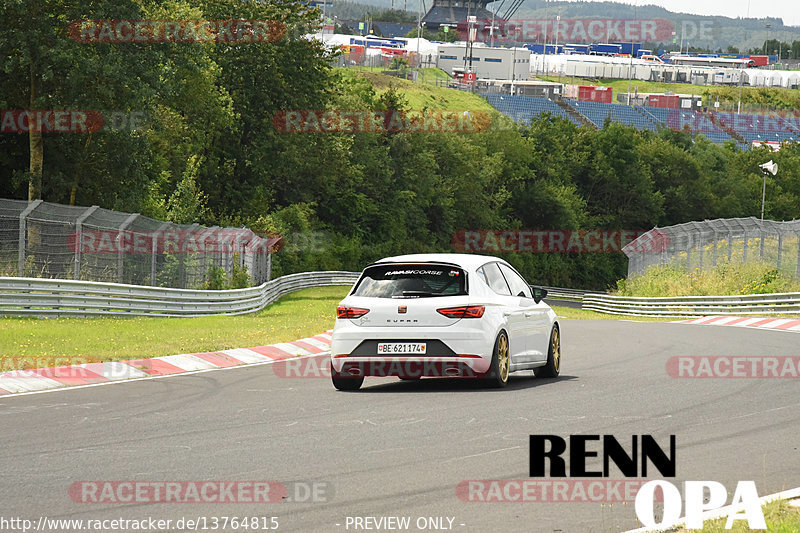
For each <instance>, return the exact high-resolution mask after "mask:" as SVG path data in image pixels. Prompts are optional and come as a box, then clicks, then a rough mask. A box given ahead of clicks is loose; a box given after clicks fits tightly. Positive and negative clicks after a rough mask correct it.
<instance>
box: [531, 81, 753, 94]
mask: <svg viewBox="0 0 800 533" xmlns="http://www.w3.org/2000/svg"><path fill="white" fill-rule="evenodd" d="M538 77H539V78H540V79H543V80H547V81H553V82H558V83H568V84H571V85H601V86H604V87H611V88H613V89H614V96H615V97H616V95H617V94H619V93H627V92H628V80H627V79H624V80H618V79H612V78H600V79H597V80H590V79H585V78H576V77H573V76H560V77H559V76H538ZM710 88H711V87H709V86H708V85H692V84H690V83H659V82H655V81H642V80H631V92H634V91H635V90H638V91H639V92H640V93H664V92H667V91H672V92H675V93H680V94H703V92H706V91H708V90H709V89H710ZM747 89H749V87H744V88H743V89H742V90H743V91H746V90H747Z"/></svg>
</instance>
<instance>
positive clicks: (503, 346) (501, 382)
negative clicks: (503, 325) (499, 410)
mask: <svg viewBox="0 0 800 533" xmlns="http://www.w3.org/2000/svg"><path fill="white" fill-rule="evenodd" d="M510 365H511V355H510V352H509V349H508V335H507V334H506V332H505V331H501V332H500V335H498V336H497V339H496V340H495V341H494V351H493V352H492V362H491V364H490V366H489V372H488V374H487V375H486V377H485V378H484V379H485V380H486V384H487V385H488V386H490V387H493V388H500V387H505V386H506V385H508V375H509V367H510Z"/></svg>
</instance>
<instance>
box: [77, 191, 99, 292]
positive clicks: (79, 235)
mask: <svg viewBox="0 0 800 533" xmlns="http://www.w3.org/2000/svg"><path fill="white" fill-rule="evenodd" d="M97 208H98V206H96V205H93V206H92V207H89V208H88V209H86V211H84V212H83V214H82V215H81V216H79V217H78V220H76V221H75V274H74V275H73V278H75V279H81V252H82V250H81V248H83V221H84V220H86V219H87V218H89V215H91V214H92V213H94V212H95V211H96V210H97Z"/></svg>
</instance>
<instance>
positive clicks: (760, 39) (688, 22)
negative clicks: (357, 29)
mask: <svg viewBox="0 0 800 533" xmlns="http://www.w3.org/2000/svg"><path fill="white" fill-rule="evenodd" d="M423 5H424V7H423V12H424V11H425V10H427V8H429V7H430V1H429V2H427V3H423ZM391 6H393V7H394V8H397V9H404V8H406V9H407V10H408V11H411V12H413V13H416V11H415V10H416V8H417V4H416V3H411V4H408V3H407V2H406V3H400V2H397V1H395V2H392V0H360V1H359V2H341V3H339V4H336V6H335V7H334V8H333V10H334V12H336V14H337V15H338V16H339V17H340V18H359V17H361V16H363V14H364V13H367V12H371V13H372V12H375V11H378V10H380V9H384V8H387V7H391ZM488 7H489V9H492V8H494V9H500V3H499V2H494V3H493V4H489V6H488ZM506 7H507V6H506ZM506 7H503V8H502V9H500V12H501V13H502V12H503V11H504V10H505V8H506ZM751 12H752V13H753V14H754V15H756V14H757V13H758V8H757V6H753V9H752V10H751ZM556 16H560V17H562V18H598V19H603V20H605V19H633V18H638V19H666V20H668V21H670V22H671V23H672V24H673V26H674V27H675V28H676V32H677V40H678V42H680V38H681V29H683V32H684V36H685V38H686V40H685V41H684V45H685V44H686V42H687V41H688V42H689V44H690V45H691V46H693V47H703V48H710V49H713V50H717V49H722V50H727V48H728V47H729V46H733V47H735V48H738V49H739V50H742V51H746V50H748V49H750V48H760V47H762V46H763V44H764V41H766V40H768V39H778V40H780V41H782V42H785V43H792V42H793V41H796V40H800V27H797V26H786V25H784V23H783V20H782V19H779V18H757V17H755V16H754V17H751V18H730V17H724V16H701V15H693V14H687V13H678V12H674V11H669V10H668V9H665V8H663V7H658V6H653V5H646V6H638V7H634V6H632V5H630V4H623V3H619V2H550V1H545V0H526V1H525V3H523V4H522V6H521V7H520V9H519V10H518V11H517V13H516V14H515V15H514V18H515V19H546V20H551V19H554V18H555V17H556ZM701 22H702V23H704V24H705V25H706V27H707V28H709V31H708V32H707V33H708V37H707V38H705V39H703V38H701V36H699V33H700V32H699V30H698V28H700V23H701ZM684 23H685V25H684ZM767 24H770V27H769V28H767V26H766V25H767ZM665 44H667V43H665ZM771 53H772V52H771Z"/></svg>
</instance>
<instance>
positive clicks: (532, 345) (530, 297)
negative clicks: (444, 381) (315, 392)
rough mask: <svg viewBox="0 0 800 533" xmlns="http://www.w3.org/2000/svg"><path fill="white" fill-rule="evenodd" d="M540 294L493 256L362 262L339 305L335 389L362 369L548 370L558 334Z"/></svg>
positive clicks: (444, 373)
mask: <svg viewBox="0 0 800 533" xmlns="http://www.w3.org/2000/svg"><path fill="white" fill-rule="evenodd" d="M546 295H547V291H545V290H544V289H542V288H537V287H531V286H530V285H528V283H527V282H526V281H525V279H524V278H523V277H522V276H521V275H520V274H519V273H518V272H517V271H516V270H514V269H513V268H512V267H511V265H509V264H508V263H507V262H505V261H503V260H502V259H499V258H497V257H490V256H484V255H467V254H417V255H403V256H398V257H388V258H386V259H381V260H380V261H378V262H376V263H373V264H371V265H369V266H368V267H367V268H365V269H364V271H363V272H362V273H361V277H360V278H359V280H358V281H357V282H356V284H355V285H354V286H353V289H352V290H351V291H350V294H348V295H347V296H346V297H345V299H344V300H342V301H341V303H340V304H339V307H338V308H337V310H336V324H335V326H334V328H333V341H332V342H331V375H332V378H333V385H334V387H336V388H337V389H339V390H357V389H358V388H359V387H361V384H362V383H363V382H364V377H365V376H396V377H399V378H401V379H418V378H420V377H423V376H428V377H433V376H438V377H448V376H452V377H476V378H483V379H485V380H486V381H487V382H488V383H489V384H491V385H492V386H496V387H502V386H504V385H506V384H507V383H508V375H509V373H510V372H516V371H518V370H533V371H534V373H535V375H536V376H537V377H555V376H557V375H558V372H559V370H560V366H561V337H560V331H559V326H558V321H557V320H556V314H555V312H553V310H552V309H551V308H550V306H548V305H547V304H545V303H544V302H542V299H543V298H544V297H545V296H546Z"/></svg>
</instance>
